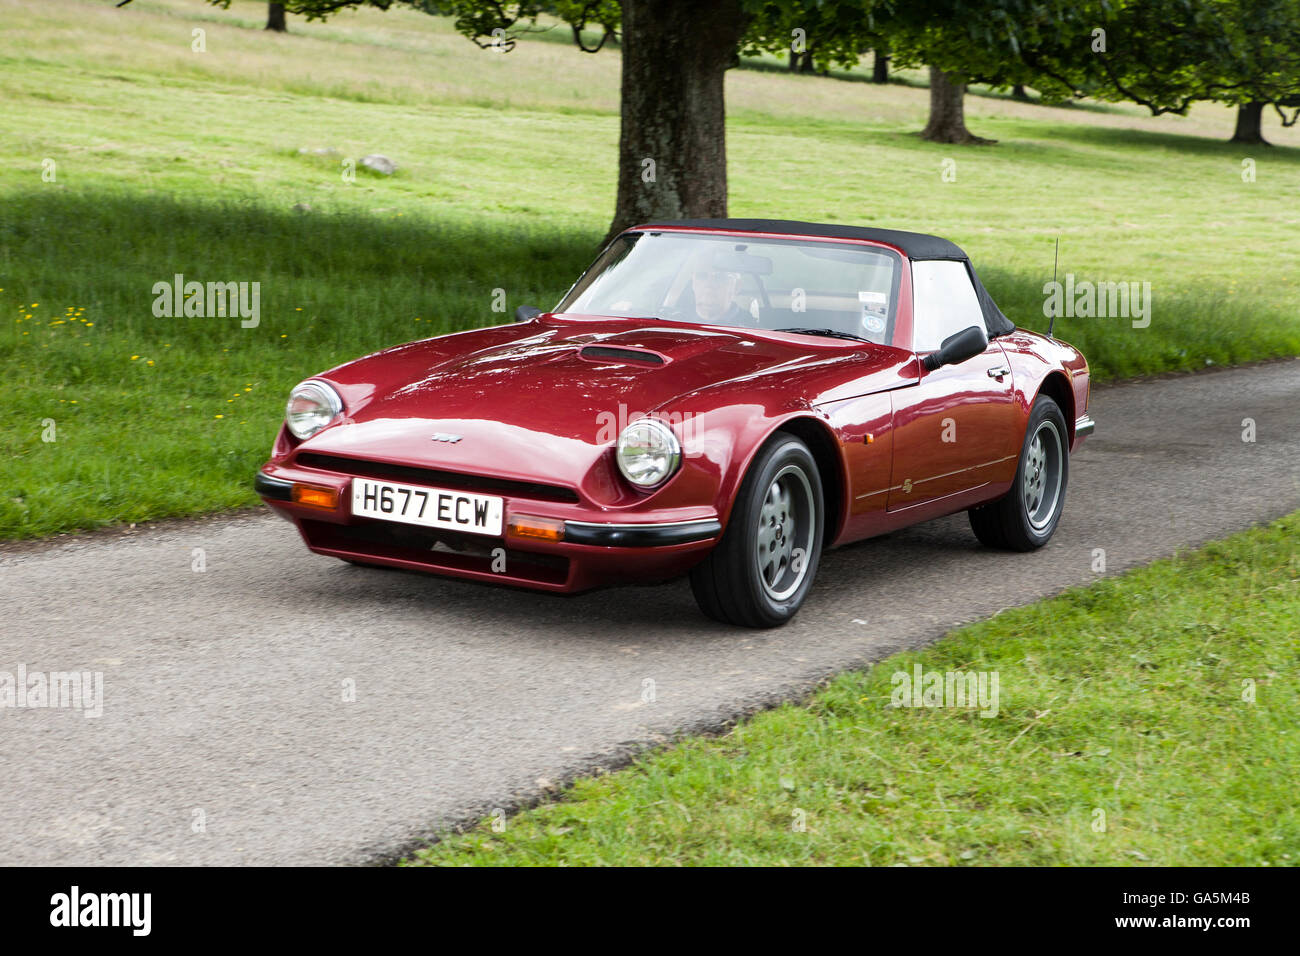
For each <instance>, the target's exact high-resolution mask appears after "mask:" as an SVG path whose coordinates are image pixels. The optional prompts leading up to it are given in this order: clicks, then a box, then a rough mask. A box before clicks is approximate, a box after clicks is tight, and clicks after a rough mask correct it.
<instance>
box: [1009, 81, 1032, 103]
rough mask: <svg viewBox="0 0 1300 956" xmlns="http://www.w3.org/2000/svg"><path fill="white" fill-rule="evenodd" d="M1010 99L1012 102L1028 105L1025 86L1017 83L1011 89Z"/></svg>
mask: <svg viewBox="0 0 1300 956" xmlns="http://www.w3.org/2000/svg"><path fill="white" fill-rule="evenodd" d="M1011 98H1012V99H1013V100H1020V101H1022V102H1025V103H1028V102H1029V94H1028V93H1026V92H1025V84H1023V83H1017V84H1016V85H1015V86H1013V87H1011Z"/></svg>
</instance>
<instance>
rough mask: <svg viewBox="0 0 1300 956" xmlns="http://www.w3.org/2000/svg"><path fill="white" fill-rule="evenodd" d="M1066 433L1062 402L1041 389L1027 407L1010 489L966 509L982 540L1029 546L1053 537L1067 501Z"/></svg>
mask: <svg viewBox="0 0 1300 956" xmlns="http://www.w3.org/2000/svg"><path fill="white" fill-rule="evenodd" d="M1069 434H1070V433H1069V432H1068V431H1066V428H1065V416H1064V415H1063V414H1061V407H1060V406H1059V405H1057V404H1056V402H1055V401H1054V400H1053V399H1051V398H1049V397H1048V396H1046V395H1039V396H1038V398H1037V399H1035V400H1034V407H1033V409H1032V410H1031V411H1030V413H1029V425H1028V427H1027V428H1026V429H1025V442H1024V446H1023V447H1022V448H1021V450H1020V464H1019V465H1018V466H1017V467H1016V479H1015V481H1014V482H1013V483H1012V485H1011V490H1010V491H1008V492H1007V493H1006V495H1004V496H1003V497H1002V498H999V499H998V500H997V501H994V502H991V503H989V504H987V505H981V506H980V507H978V508H972V509H971V510H970V526H971V528H972V530H974V532H975V537H977V538H979V539H980V541H981V542H982V543H983V544H985V545H987V546H988V547H990V548H1007V549H1009V550H1012V551H1033V550H1034V549H1035V548H1041V547H1042V546H1043V545H1045V544H1047V542H1048V541H1049V540H1050V539H1051V537H1052V533H1053V532H1054V531H1056V525H1057V523H1058V522H1059V521H1060V520H1061V511H1062V509H1063V508H1064V507H1065V486H1066V484H1067V482H1068V480H1069V477H1070V451H1069V449H1070V445H1069Z"/></svg>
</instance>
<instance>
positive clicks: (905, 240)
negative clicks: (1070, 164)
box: [636, 219, 968, 259]
mask: <svg viewBox="0 0 1300 956" xmlns="http://www.w3.org/2000/svg"><path fill="white" fill-rule="evenodd" d="M654 226H681V227H686V228H692V229H723V230H731V231H735V232H774V233H778V234H779V233H787V232H788V233H791V234H793V235H797V236H818V237H820V238H825V239H872V240H875V241H876V242H887V243H889V244H890V245H891V246H895V247H897V248H899V249H902V250H903V252H904V254H905V255H906V256H907V258H909V259H966V258H968V257H967V255H966V253H964V252H962V250H961V247H960V246H958V245H957V244H956V243H955V242H950V241H949V240H947V239H941V238H940V237H938V236H929V235H926V234H925V233H923V232H903V231H901V230H898V229H871V228H868V227H866V226H828V225H825V224H824V223H817V222H797V221H794V220H791V219H669V220H664V221H660V222H654V223H647V224H646V225H643V226H638V227H636V228H638V229H647V228H653V227H654Z"/></svg>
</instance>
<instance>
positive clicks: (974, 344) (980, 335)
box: [921, 325, 989, 372]
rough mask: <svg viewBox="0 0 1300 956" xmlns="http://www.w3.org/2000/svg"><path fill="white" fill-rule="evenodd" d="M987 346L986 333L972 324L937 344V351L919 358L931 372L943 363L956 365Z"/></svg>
mask: <svg viewBox="0 0 1300 956" xmlns="http://www.w3.org/2000/svg"><path fill="white" fill-rule="evenodd" d="M988 347H989V337H988V334H987V333H986V332H985V331H984V330H983V329H981V328H980V327H979V326H978V325H972V326H971V327H970V328H968V329H962V330H961V331H960V332H958V333H956V334H955V335H950V336H948V337H947V338H946V339H944V340H943V344H942V345H940V346H939V351H937V352H931V353H930V354H929V355H927V356H926V357H925V358H923V359H921V364H922V365H924V366H925V368H926V370H927V371H930V372H933V371H934V370H935V369H937V368H939V367H940V366H943V365H956V364H958V363H959V362H964V361H966V360H967V359H973V358H974V357H975V356H977V355H979V354H980V353H981V352H983V351H984V350H985V349H986V348H988Z"/></svg>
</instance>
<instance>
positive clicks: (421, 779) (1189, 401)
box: [0, 361, 1300, 865]
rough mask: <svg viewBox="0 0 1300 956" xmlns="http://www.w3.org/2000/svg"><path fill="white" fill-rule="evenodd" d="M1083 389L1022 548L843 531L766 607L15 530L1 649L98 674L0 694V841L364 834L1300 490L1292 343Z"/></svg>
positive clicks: (115, 844) (520, 787) (272, 543)
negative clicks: (6, 697)
mask: <svg viewBox="0 0 1300 956" xmlns="http://www.w3.org/2000/svg"><path fill="white" fill-rule="evenodd" d="M1092 412H1093V417H1094V418H1096V419H1097V422H1098V425H1097V433H1096V435H1095V436H1094V437H1093V438H1091V439H1090V440H1089V441H1088V443H1087V444H1086V446H1085V448H1084V449H1083V451H1082V452H1081V453H1080V454H1079V455H1078V456H1077V457H1076V458H1075V460H1074V462H1073V469H1072V475H1071V480H1070V488H1069V493H1068V499H1067V502H1066V512H1065V517H1064V519H1063V521H1062V524H1061V526H1060V528H1059V530H1058V531H1057V534H1056V537H1055V539H1054V540H1053V542H1052V543H1051V544H1050V545H1049V546H1048V547H1047V548H1046V549H1044V550H1042V551H1040V552H1038V553H1035V554H1029V555H1012V554H1002V553H995V552H991V551H986V550H984V549H982V548H980V547H979V546H978V545H977V544H976V542H975V538H974V536H973V535H972V534H971V532H970V530H969V527H968V526H967V523H966V519H965V516H964V515H962V516H956V517H952V518H947V519H944V520H941V521H936V522H932V523H930V524H928V525H924V526H921V527H919V528H913V529H910V530H908V531H905V532H900V533H897V534H894V535H891V536H889V537H887V538H881V539H876V540H873V541H868V542H864V543H861V544H858V545H854V546H851V547H848V548H844V549H841V550H839V551H835V552H831V553H829V554H828V555H826V556H825V558H824V560H823V562H822V566H821V571H820V573H819V576H818V579H817V584H816V591H815V592H814V594H813V595H812V596H811V597H810V599H809V601H808V603H807V604H806V605H805V606H804V609H803V611H802V612H801V613H800V614H799V616H798V618H796V620H795V621H794V622H793V623H792V624H791V625H789V626H787V627H785V628H782V629H780V630H775V631H764V632H754V631H745V630H734V629H730V628H725V627H722V626H720V625H714V624H713V623H712V622H709V621H707V620H706V619H705V618H703V617H701V616H700V615H699V614H698V612H697V611H696V609H695V605H694V601H693V599H692V597H691V594H690V589H689V587H688V586H687V584H686V583H685V582H684V581H679V582H676V583H673V584H669V585H664V586H660V587H654V588H624V589H620V590H616V591H605V592H597V593H594V594H589V595H583V596H579V597H575V598H559V597H552V596H547V595H534V594H530V593H526V592H518V591H509V590H500V589H493V588H488V587H484V586H480V585H474V584H468V583H459V582H453V581H444V580H439V579H436V578H431V577H424V576H419V575H411V574H403V573H392V572H384V571H378V570H370V569H361V568H354V567H351V566H348V565H345V564H343V563H342V562H339V561H335V560H332V559H329V558H323V557H319V556H316V555H312V554H310V553H309V552H307V551H306V550H305V549H304V548H303V547H302V545H301V544H300V542H299V540H298V537H297V535H296V533H295V532H294V531H293V529H292V527H291V526H290V525H288V524H287V523H285V522H282V521H280V520H279V519H276V518H273V517H269V516H262V515H258V516H253V517H241V518H235V519H229V520H224V521H200V522H195V523H193V524H182V525H172V526H169V527H165V528H159V529H153V530H146V531H143V532H142V533H137V534H135V535H133V536H130V537H126V538H123V537H118V536H92V537H90V538H88V539H84V540H80V541H71V542H68V541H64V542H56V543H50V544H41V545H37V546H31V545H26V546H10V547H9V548H7V549H5V550H4V551H3V552H0V635H2V636H0V671H8V672H10V673H14V674H16V673H17V670H18V667H19V665H25V666H26V668H27V669H28V671H29V672H31V671H38V670H40V671H69V670H74V669H75V670H89V671H102V672H103V675H104V677H103V680H104V703H103V713H102V716H100V717H98V718H87V717H85V716H83V715H82V714H81V713H78V712H76V711H73V710H69V709H48V708H47V709H39V708H31V707H28V708H5V709H0V764H2V765H3V767H4V785H3V797H2V798H0V860H3V861H4V863H6V864H9V865H15V864H156V863H182V864H240V863H269V864H318V863H362V862H369V861H375V860H382V859H388V858H391V857H392V855H393V854H394V853H395V852H397V851H399V850H401V849H403V848H405V847H409V846H410V845H411V842H412V841H413V840H415V839H417V838H419V837H420V836H421V835H423V834H427V833H429V832H430V831H432V830H435V829H437V828H439V827H441V826H446V825H451V824H455V823H458V822H463V821H465V820H466V819H467V818H469V817H472V816H475V815H478V814H481V813H484V812H487V811H490V810H491V809H492V808H494V807H505V808H508V807H510V806H512V805H514V804H516V803H518V802H519V801H523V800H528V799H530V798H534V797H536V796H537V795H538V794H539V793H541V792H543V791H544V790H545V789H546V788H547V787H548V786H551V785H553V784H554V783H559V782H561V781H563V780H565V779H567V778H569V777H571V776H573V775H575V774H579V773H583V772H587V771H590V770H592V769H593V768H596V767H598V766H602V765H609V764H611V763H616V762H619V761H620V760H622V759H624V758H625V757H626V756H627V755H628V754H629V753H632V752H634V751H636V750H638V749H640V748H643V747H644V746H646V745H647V744H651V743H653V742H656V741H661V740H663V739H665V738H666V736H669V735H672V734H674V733H675V732H679V731H684V730H700V729H706V728H716V727H718V726H719V725H721V724H723V723H724V722H725V721H727V720H729V719H731V718H734V717H735V716H737V715H739V714H742V713H746V712H749V711H752V710H754V709H755V708H758V707H761V706H763V705H765V704H769V703H772V702H774V701H776V700H778V699H780V698H783V697H787V696H790V695H793V694H798V693H800V692H803V691H806V690H808V689H809V688H810V687H811V686H812V685H814V684H815V683H816V682H817V681H818V680H819V679H821V678H824V677H826V676H828V675H830V674H832V673H834V672H836V671H839V670H842V669H844V668H848V667H852V666H854V665H858V664H862V663H864V662H867V661H871V660H874V659H877V658H879V657H881V656H882V655H885V654H888V653H890V652H892V651H895V650H897V649H900V648H905V647H914V646H916V645H920V644H924V643H926V642H928V641H932V640H934V639H936V638H938V637H940V636H942V634H943V633H944V632H945V631H946V630H947V629H949V628H951V627H952V626H953V625H956V624H959V623H963V622H967V621H971V620H975V619H978V618H981V617H985V616H987V615H990V614H993V613H995V612H997V611H998V610H1000V609H1002V608H1005V607H1008V606H1011V605H1016V604H1022V603H1025V602H1029V601H1032V600H1034V599H1036V598H1039V597H1042V596H1044V595H1049V594H1052V593H1055V592H1058V591H1060V590H1062V589H1064V588H1066V587H1068V586H1071V585H1076V584H1083V583H1087V582H1089V581H1091V580H1094V579H1095V578H1096V577H1097V576H1098V575H1097V574H1096V573H1095V572H1094V571H1093V570H1092V567H1093V562H1094V549H1097V548H1103V549H1105V555H1106V566H1107V567H1106V573H1109V574H1113V573H1115V572H1118V571H1121V570H1123V569H1125V568H1129V567H1132V566H1133V565H1136V564H1141V563H1145V562H1148V561H1150V560H1152V559H1154V558H1158V557H1162V556H1165V555H1169V554H1171V553H1172V552H1174V551H1175V550H1176V549H1178V548H1180V547H1182V546H1184V545H1194V544H1197V543H1199V542H1202V541H1205V540H1206V539H1209V538H1216V537H1222V536H1224V535H1226V534H1228V533H1230V532H1233V531H1236V530H1238V529H1241V528H1245V527H1247V526H1250V525H1252V524H1255V523H1258V522H1261V521H1264V520H1266V519H1269V518H1273V517H1277V516H1279V515H1282V514H1285V513H1287V512H1289V511H1293V510H1295V509H1297V508H1300V361H1288V362H1282V363H1274V364H1269V365H1263V366H1256V367H1251V368H1243V369H1236V370H1230V371H1222V372H1211V373H1207V374H1204V375H1198V376H1194V377H1182V378H1169V379H1163V380H1157V381H1152V382H1144V383H1133V384H1126V385H1120V386H1115V387H1110V388H1104V389H1097V390H1095V392H1094V395H1093V409H1092ZM1246 418H1251V419H1253V420H1254V422H1255V428H1256V441H1255V442H1253V443H1248V442H1244V441H1243V440H1242V432H1243V424H1242V421H1243V419H1246ZM195 548H201V549H203V554H204V560H205V570H203V571H202V572H198V571H195V570H194V569H193V568H194V561H195V557H194V549H195ZM647 679H649V680H653V681H654V685H655V691H656V694H655V700H654V701H653V702H651V703H646V702H643V700H642V687H643V681H645V680H647ZM348 682H352V683H351V684H349V683H348ZM350 687H351V688H354V689H355V700H351V701H345V700H344V697H345V696H347V695H348V689H349V688H350Z"/></svg>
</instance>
